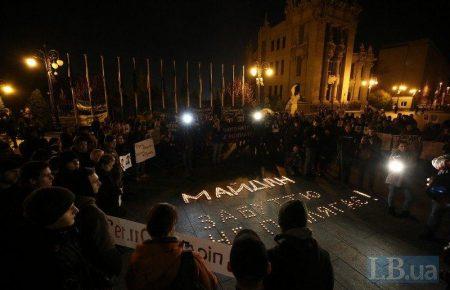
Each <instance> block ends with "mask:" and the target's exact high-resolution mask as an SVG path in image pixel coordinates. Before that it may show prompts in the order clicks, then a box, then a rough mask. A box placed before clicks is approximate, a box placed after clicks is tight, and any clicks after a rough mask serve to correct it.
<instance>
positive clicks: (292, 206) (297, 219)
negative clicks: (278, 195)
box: [278, 200, 308, 231]
mask: <svg viewBox="0 0 450 290" xmlns="http://www.w3.org/2000/svg"><path fill="white" fill-rule="evenodd" d="M307 215H308V210H307V209H306V205H305V203H304V202H303V201H301V200H290V201H288V202H286V203H284V204H283V205H282V206H281V208H280V211H279V213H278V224H279V225H280V227H281V229H282V230H283V231H287V230H289V229H293V228H303V227H305V226H306V222H307Z"/></svg>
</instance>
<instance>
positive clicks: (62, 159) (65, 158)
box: [59, 151, 79, 168]
mask: <svg viewBox="0 0 450 290" xmlns="http://www.w3.org/2000/svg"><path fill="white" fill-rule="evenodd" d="M75 159H79V158H78V155H77V154H76V153H75V152H73V151H64V152H62V153H61V154H60V155H59V165H60V166H61V168H62V167H64V166H65V165H66V164H67V163H69V162H71V161H73V160H75Z"/></svg>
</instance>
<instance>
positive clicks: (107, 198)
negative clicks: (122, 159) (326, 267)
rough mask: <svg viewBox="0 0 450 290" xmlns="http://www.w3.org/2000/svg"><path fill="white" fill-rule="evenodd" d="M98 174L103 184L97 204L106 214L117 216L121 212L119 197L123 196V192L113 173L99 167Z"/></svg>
mask: <svg viewBox="0 0 450 290" xmlns="http://www.w3.org/2000/svg"><path fill="white" fill-rule="evenodd" d="M96 172H97V174H98V177H99V179H100V181H101V183H102V185H101V186H100V190H99V192H98V194H97V197H96V199H97V202H96V203H97V205H98V207H99V208H101V209H102V210H103V211H104V212H105V213H107V214H110V215H117V214H118V210H119V196H120V195H121V194H122V191H121V190H120V188H119V187H118V185H117V182H116V180H115V179H114V175H113V172H112V171H110V172H106V171H104V170H103V169H102V168H99V167H97V169H96Z"/></svg>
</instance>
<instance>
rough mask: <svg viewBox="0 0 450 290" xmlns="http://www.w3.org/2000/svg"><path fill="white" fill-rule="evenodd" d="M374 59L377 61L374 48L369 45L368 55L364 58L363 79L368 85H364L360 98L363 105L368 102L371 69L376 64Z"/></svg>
mask: <svg viewBox="0 0 450 290" xmlns="http://www.w3.org/2000/svg"><path fill="white" fill-rule="evenodd" d="M374 61H375V57H374V54H373V49H372V47H371V46H369V48H368V50H367V55H366V57H365V59H364V65H363V68H362V80H364V81H366V83H367V85H366V86H362V88H361V93H360V98H359V100H360V101H361V104H363V105H365V104H367V97H368V89H369V88H368V85H369V80H370V77H371V71H372V67H373V65H374Z"/></svg>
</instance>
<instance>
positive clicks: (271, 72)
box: [266, 67, 273, 77]
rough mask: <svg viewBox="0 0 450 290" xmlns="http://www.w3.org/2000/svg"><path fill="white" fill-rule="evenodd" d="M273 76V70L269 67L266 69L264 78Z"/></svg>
mask: <svg viewBox="0 0 450 290" xmlns="http://www.w3.org/2000/svg"><path fill="white" fill-rule="evenodd" d="M272 75H273V69H271V68H270V67H269V68H268V69H266V76H268V77H271V76H272Z"/></svg>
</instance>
